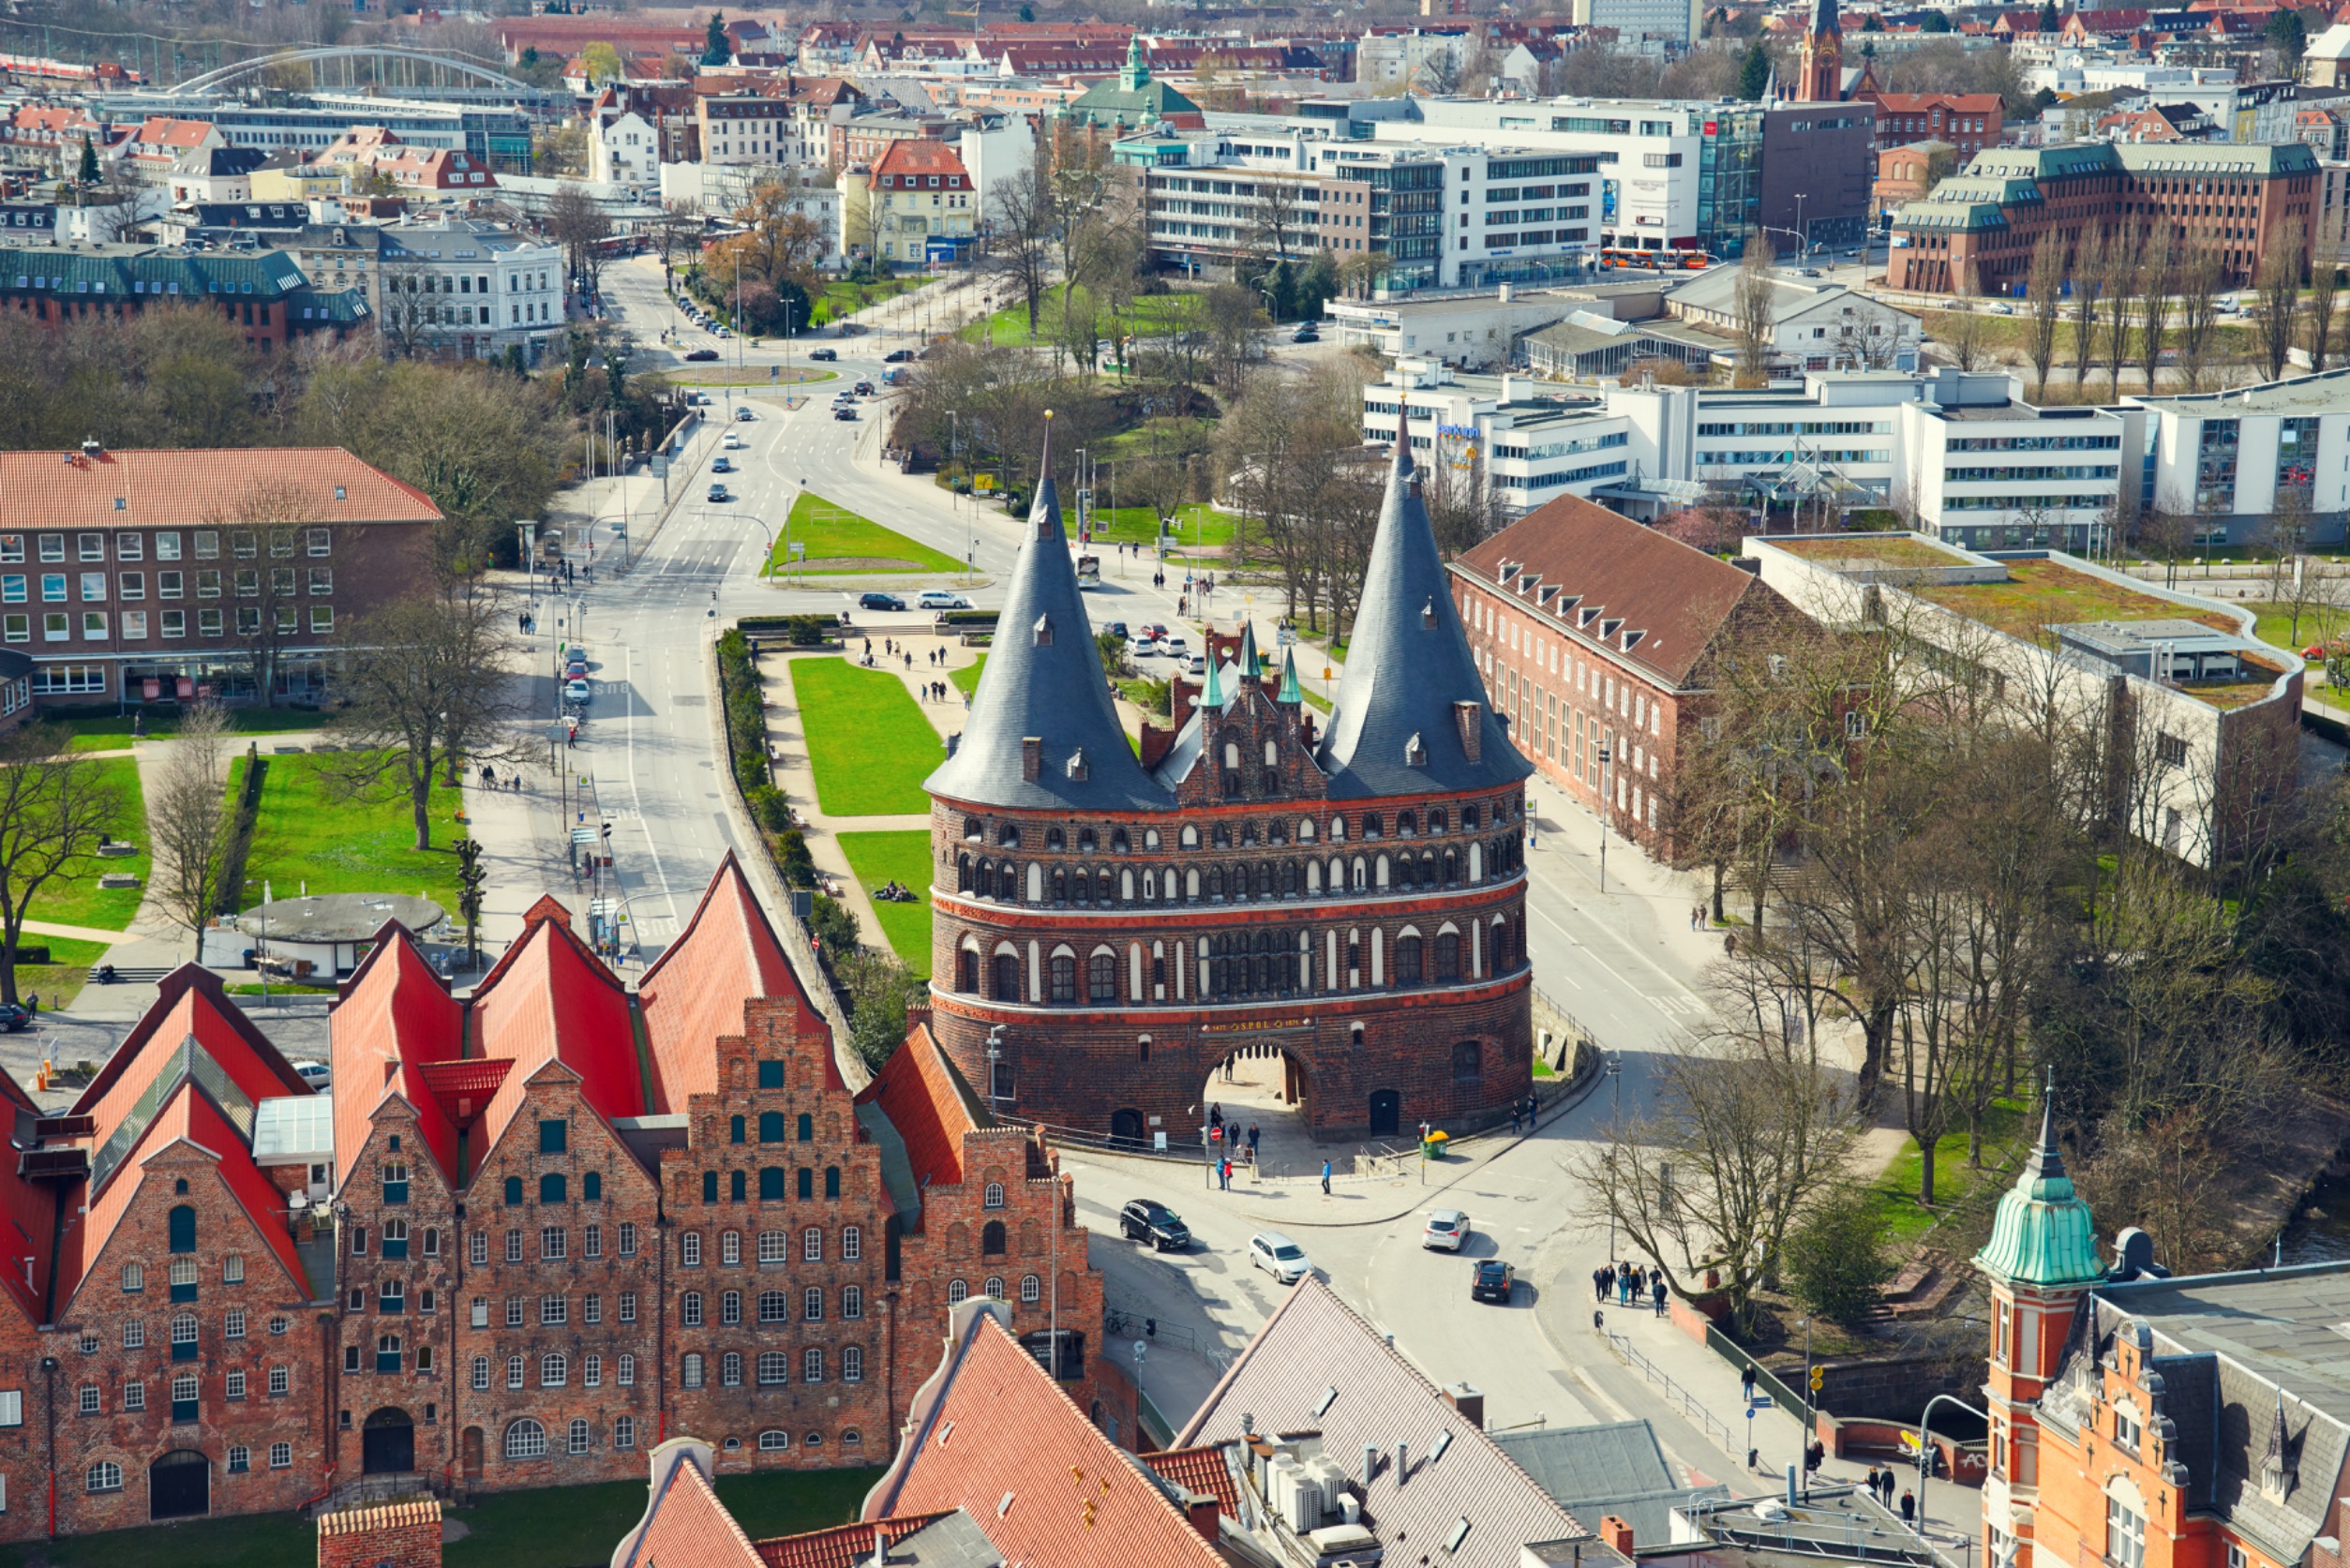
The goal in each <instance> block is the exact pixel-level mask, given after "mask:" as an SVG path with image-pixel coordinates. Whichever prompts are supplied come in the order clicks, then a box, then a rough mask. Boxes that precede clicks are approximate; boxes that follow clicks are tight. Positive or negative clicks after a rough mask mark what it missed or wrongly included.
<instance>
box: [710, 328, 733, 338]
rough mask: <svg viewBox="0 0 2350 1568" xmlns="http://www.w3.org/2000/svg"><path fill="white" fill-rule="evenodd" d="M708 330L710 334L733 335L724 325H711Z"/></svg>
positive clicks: (719, 335)
mask: <svg viewBox="0 0 2350 1568" xmlns="http://www.w3.org/2000/svg"><path fill="white" fill-rule="evenodd" d="M710 330H711V335H712V336H718V337H732V336H734V334H733V333H731V332H728V331H727V330H726V328H725V327H712V328H711V329H710Z"/></svg>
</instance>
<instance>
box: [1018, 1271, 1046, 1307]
mask: <svg viewBox="0 0 2350 1568" xmlns="http://www.w3.org/2000/svg"><path fill="white" fill-rule="evenodd" d="M1020 1299H1021V1300H1022V1301H1024V1302H1027V1303H1029V1304H1031V1305H1033V1304H1035V1303H1037V1302H1040V1301H1042V1300H1043V1299H1044V1281H1042V1280H1041V1279H1039V1278H1038V1277H1036V1276H1035V1275H1033V1274H1024V1275H1022V1276H1021V1277H1020Z"/></svg>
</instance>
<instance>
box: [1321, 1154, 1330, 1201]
mask: <svg viewBox="0 0 2350 1568" xmlns="http://www.w3.org/2000/svg"><path fill="white" fill-rule="evenodd" d="M1322 1195H1323V1196H1324V1197H1325V1198H1327V1197H1328V1196H1330V1162H1329V1161H1328V1160H1326V1159H1325V1160H1324V1161H1323V1162H1322Z"/></svg>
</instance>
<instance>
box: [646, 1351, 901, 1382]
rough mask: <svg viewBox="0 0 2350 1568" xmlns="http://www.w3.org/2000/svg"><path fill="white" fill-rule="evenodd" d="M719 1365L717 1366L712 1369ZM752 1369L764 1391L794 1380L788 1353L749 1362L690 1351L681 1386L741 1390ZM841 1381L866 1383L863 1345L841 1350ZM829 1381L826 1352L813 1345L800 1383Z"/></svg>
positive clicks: (733, 1355) (736, 1354) (735, 1354)
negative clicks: (746, 1369)
mask: <svg viewBox="0 0 2350 1568" xmlns="http://www.w3.org/2000/svg"><path fill="white" fill-rule="evenodd" d="M712 1363H715V1366H712ZM746 1366H747V1367H748V1368H749V1370H750V1371H751V1372H752V1374H753V1375H754V1376H755V1377H756V1379H757V1382H758V1386H759V1387H761V1388H772V1387H776V1386H778V1385H780V1384H784V1383H788V1382H790V1381H792V1377H791V1356H790V1354H789V1352H787V1351H758V1352H756V1355H755V1356H753V1357H752V1358H751V1359H750V1360H749V1361H747V1362H746V1361H745V1359H744V1357H743V1355H742V1353H741V1351H726V1352H724V1353H723V1354H720V1355H716V1356H706V1355H704V1354H703V1353H702V1352H701V1351H686V1352H685V1357H684V1359H683V1360H682V1361H681V1362H680V1363H679V1364H678V1382H679V1386H680V1387H682V1388H707V1387H709V1386H711V1381H713V1380H714V1381H715V1382H716V1384H717V1386H718V1387H720V1388H741V1386H742V1379H743V1372H744V1370H745V1367H746ZM839 1369H840V1381H842V1382H862V1381H865V1351H864V1347H862V1346H861V1345H847V1346H844V1347H843V1348H842V1350H841V1355H840V1363H839ZM800 1381H801V1382H803V1383H811V1382H823V1381H825V1351H823V1350H822V1349H821V1348H820V1347H818V1346H815V1345H811V1346H809V1347H808V1348H807V1349H805V1350H803V1351H801V1352H800Z"/></svg>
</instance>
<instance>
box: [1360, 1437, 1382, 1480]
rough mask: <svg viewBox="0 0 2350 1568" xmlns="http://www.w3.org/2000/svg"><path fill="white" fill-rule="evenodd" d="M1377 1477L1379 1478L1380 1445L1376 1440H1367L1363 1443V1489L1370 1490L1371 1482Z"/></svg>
mask: <svg viewBox="0 0 2350 1568" xmlns="http://www.w3.org/2000/svg"><path fill="white" fill-rule="evenodd" d="M1377 1479H1379V1445H1378V1444H1377V1443H1375V1442H1367V1443H1365V1444H1363V1475H1362V1482H1363V1490H1364V1491H1365V1492H1369V1491H1370V1484H1371V1483H1372V1482H1373V1481H1376V1480H1377Z"/></svg>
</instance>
